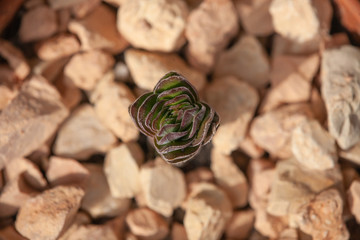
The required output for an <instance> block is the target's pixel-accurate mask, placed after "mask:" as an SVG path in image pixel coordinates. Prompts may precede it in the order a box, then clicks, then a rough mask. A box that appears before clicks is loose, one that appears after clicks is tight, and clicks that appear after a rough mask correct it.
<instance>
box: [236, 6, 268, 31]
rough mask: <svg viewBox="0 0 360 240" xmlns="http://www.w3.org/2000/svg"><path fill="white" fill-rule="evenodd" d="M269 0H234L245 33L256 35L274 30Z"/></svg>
mask: <svg viewBox="0 0 360 240" xmlns="http://www.w3.org/2000/svg"><path fill="white" fill-rule="evenodd" d="M270 4H271V0H255V1H251V0H245V1H243V0H236V1H235V6H236V9H237V11H238V13H239V17H240V20H241V23H242V26H243V27H244V28H245V31H246V32H247V33H250V34H253V35H256V36H267V35H270V34H272V33H273V32H274V27H273V24H272V18H271V15H270V12H269V8H270Z"/></svg>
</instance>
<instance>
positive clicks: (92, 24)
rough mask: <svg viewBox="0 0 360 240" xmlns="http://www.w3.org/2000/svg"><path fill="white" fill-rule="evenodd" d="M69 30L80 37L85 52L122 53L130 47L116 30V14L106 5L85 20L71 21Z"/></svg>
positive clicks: (97, 8) (99, 7)
mask: <svg viewBox="0 0 360 240" xmlns="http://www.w3.org/2000/svg"><path fill="white" fill-rule="evenodd" d="M104 26H106V27H104ZM68 28H69V31H70V32H72V33H74V34H76V35H77V36H78V38H79V39H80V41H81V48H82V50H85V51H88V50H93V49H104V50H107V51H110V52H112V53H120V52H122V51H123V50H124V49H125V48H126V47H127V46H128V42H127V41H126V40H125V39H124V38H123V37H122V36H121V35H120V33H119V32H118V31H117V29H116V14H115V12H114V11H113V10H112V9H110V8H109V7H107V6H105V5H100V6H98V7H96V8H95V10H94V11H92V12H91V13H90V14H89V15H87V16H86V17H85V18H82V19H80V20H73V21H71V22H70V23H69V27H68Z"/></svg>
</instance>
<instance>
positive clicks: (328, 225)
mask: <svg viewBox="0 0 360 240" xmlns="http://www.w3.org/2000/svg"><path fill="white" fill-rule="evenodd" d="M343 206H344V203H343V199H342V197H341V194H340V193H339V192H338V191H337V190H335V189H328V190H325V191H323V192H321V193H320V194H318V195H316V197H315V198H314V199H312V200H311V202H310V203H309V204H306V205H304V206H303V207H302V209H301V210H300V216H301V217H300V219H299V228H300V230H301V231H303V232H305V233H307V234H309V235H311V236H312V237H313V239H329V240H330V239H334V240H335V239H336V240H345V239H349V232H348V230H347V229H346V225H345V222H344V220H343V217H342V213H343Z"/></svg>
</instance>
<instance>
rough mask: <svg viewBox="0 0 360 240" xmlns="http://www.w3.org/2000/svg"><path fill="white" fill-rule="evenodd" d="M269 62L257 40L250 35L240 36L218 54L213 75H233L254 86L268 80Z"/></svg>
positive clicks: (262, 84)
mask: <svg viewBox="0 0 360 240" xmlns="http://www.w3.org/2000/svg"><path fill="white" fill-rule="evenodd" d="M269 73H270V63H269V60H268V56H267V54H266V52H265V49H264V48H263V47H262V45H261V43H260V42H259V40H257V39H256V38H255V37H253V36H251V35H245V36H243V37H241V38H240V39H239V40H238V41H237V42H236V43H235V45H234V46H233V47H231V48H230V49H229V50H226V51H223V52H221V53H220V54H219V57H218V60H217V63H216V65H215V69H214V76H215V77H223V76H235V77H237V78H239V79H241V80H243V81H245V82H247V83H249V84H250V85H251V86H253V87H256V88H262V87H264V86H266V84H267V83H268V82H269Z"/></svg>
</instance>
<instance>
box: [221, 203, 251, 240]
mask: <svg viewBox="0 0 360 240" xmlns="http://www.w3.org/2000/svg"><path fill="white" fill-rule="evenodd" d="M254 220H255V213H254V211H253V210H251V209H250V210H244V211H235V212H234V214H233V216H232V217H231V219H230V220H229V223H228V225H227V226H226V230H225V234H226V237H227V238H228V239H248V237H249V235H250V232H251V230H252V228H253V226H254Z"/></svg>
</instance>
